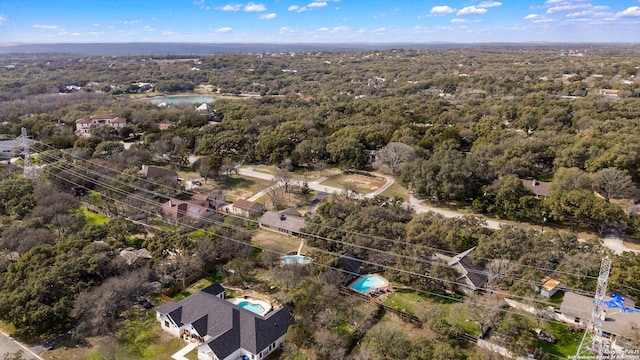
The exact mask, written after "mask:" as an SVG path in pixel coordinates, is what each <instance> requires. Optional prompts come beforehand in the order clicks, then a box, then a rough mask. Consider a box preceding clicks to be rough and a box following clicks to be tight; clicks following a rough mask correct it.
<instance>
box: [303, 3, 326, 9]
mask: <svg viewBox="0 0 640 360" xmlns="http://www.w3.org/2000/svg"><path fill="white" fill-rule="evenodd" d="M307 6H308V7H310V8H317V7H325V6H327V2H326V1H314V2H312V3H309V4H308V5H307Z"/></svg>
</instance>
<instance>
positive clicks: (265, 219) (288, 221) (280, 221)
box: [258, 209, 307, 233]
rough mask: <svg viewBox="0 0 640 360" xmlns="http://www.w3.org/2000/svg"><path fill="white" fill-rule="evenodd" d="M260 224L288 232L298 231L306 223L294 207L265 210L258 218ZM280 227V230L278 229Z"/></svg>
mask: <svg viewBox="0 0 640 360" xmlns="http://www.w3.org/2000/svg"><path fill="white" fill-rule="evenodd" d="M258 222H259V223H260V225H261V226H264V227H268V228H270V229H273V230H278V231H282V230H286V231H288V232H290V233H299V232H300V230H302V228H304V227H305V226H306V225H307V224H306V222H305V221H304V218H303V217H302V216H301V215H300V213H299V212H297V211H295V209H286V210H282V211H278V212H275V211H267V212H266V213H264V214H263V215H262V216H261V217H260V219H259V220H258ZM279 229H281V230H279Z"/></svg>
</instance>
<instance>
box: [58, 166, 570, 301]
mask: <svg viewBox="0 0 640 360" xmlns="http://www.w3.org/2000/svg"><path fill="white" fill-rule="evenodd" d="M50 166H54V167H55V166H56V165H54V164H50ZM61 170H62V171H66V172H68V173H71V174H72V175H75V176H77V177H79V178H81V179H83V180H88V181H93V182H94V183H96V184H98V185H100V186H103V187H105V188H107V189H108V190H112V191H115V192H116V193H120V194H121V195H131V197H133V198H137V199H138V200H140V201H142V202H145V203H147V204H152V205H153V206H156V207H157V206H159V205H160V204H158V203H157V202H153V201H150V200H149V199H146V198H143V197H140V196H137V195H135V194H131V193H128V192H126V191H124V190H122V189H119V188H117V187H115V186H112V185H110V184H107V183H104V182H101V181H97V180H95V179H92V178H90V177H89V176H88V175H84V174H80V173H78V172H74V171H71V170H69V169H67V168H61ZM56 176H57V175H56ZM103 176H104V175H103ZM105 177H108V176H105ZM112 180H116V181H118V182H121V181H119V180H117V179H112ZM121 203H123V204H127V203H124V202H121ZM127 206H130V207H134V206H133V205H131V204H128V205H127ZM145 211H146V212H148V210H145ZM204 221H205V222H207V220H204ZM215 223H216V224H217V225H222V224H221V223H220V222H215ZM232 228H234V229H236V230H240V231H244V232H246V230H244V229H239V228H237V227H233V226H232ZM247 233H248V232H247ZM307 235H309V236H314V235H312V234H307ZM322 239H324V240H327V241H334V242H338V243H341V244H344V245H348V246H353V247H358V248H362V249H364V250H368V251H374V252H378V253H381V254H384V255H388V256H393V257H402V258H405V259H407V260H413V261H417V262H421V263H430V262H431V261H428V260H427V261H425V260H424V259H420V258H413V257H408V256H405V255H402V254H397V253H393V252H388V251H384V250H379V249H375V248H371V247H365V246H360V245H356V244H351V243H347V242H344V241H340V240H334V239H329V238H322ZM316 251H319V252H322V253H325V254H329V255H333V256H341V255H339V254H335V253H333V252H330V251H326V250H321V249H316ZM362 261H363V262H364V263H367V264H369V265H372V266H378V267H381V268H386V269H390V270H393V271H398V272H403V273H406V274H409V275H412V276H417V277H421V278H426V279H430V280H434V281H439V282H442V283H448V284H452V285H457V286H464V285H465V284H463V283H459V282H457V281H451V280H447V279H441V278H438V277H434V276H430V275H427V274H426V273H425V274H421V273H416V272H413V271H408V270H405V269H402V268H398V267H394V266H389V265H383V264H380V263H376V262H373V261H369V260H362ZM505 278H508V277H506V276H505ZM512 279H513V280H516V281H523V282H526V283H531V282H530V281H528V280H524V279H518V278H512ZM478 289H480V290H485V291H488V292H492V293H496V294H502V295H507V296H510V297H514V298H520V299H523V300H528V301H532V302H536V303H540V304H543V305H547V306H553V305H554V304H553V303H549V302H545V301H542V300H539V299H534V298H529V297H523V296H517V295H513V294H509V293H505V292H502V291H498V290H494V289H488V288H482V287H480V288H478ZM578 292H581V291H578Z"/></svg>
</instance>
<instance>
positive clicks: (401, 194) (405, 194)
mask: <svg viewBox="0 0 640 360" xmlns="http://www.w3.org/2000/svg"><path fill="white" fill-rule="evenodd" d="M380 195H382V196H386V197H388V198H390V199H394V198H397V197H398V198H401V199H402V200H404V201H409V190H407V189H405V188H404V187H402V185H400V184H399V183H398V182H397V181H396V182H394V183H393V185H391V186H389V187H388V188H387V189H386V190H385V191H383V192H382V193H381V194H380Z"/></svg>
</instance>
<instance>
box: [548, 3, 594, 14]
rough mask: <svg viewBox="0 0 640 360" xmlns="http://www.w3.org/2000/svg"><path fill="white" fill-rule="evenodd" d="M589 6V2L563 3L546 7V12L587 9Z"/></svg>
mask: <svg viewBox="0 0 640 360" xmlns="http://www.w3.org/2000/svg"><path fill="white" fill-rule="evenodd" d="M589 8H591V4H563V5H558V6H553V7H550V8H548V9H547V14H553V13H558V12H569V11H574V10H580V9H589Z"/></svg>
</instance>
